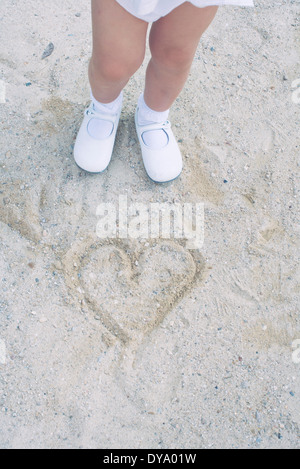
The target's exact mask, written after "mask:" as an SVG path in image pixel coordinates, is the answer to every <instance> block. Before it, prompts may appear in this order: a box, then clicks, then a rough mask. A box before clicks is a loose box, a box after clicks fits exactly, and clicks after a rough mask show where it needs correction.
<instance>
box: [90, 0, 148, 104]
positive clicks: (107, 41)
mask: <svg viewBox="0 0 300 469" xmlns="http://www.w3.org/2000/svg"><path fill="white" fill-rule="evenodd" d="M92 25H93V53H92V57H91V60H90V63H89V80H90V85H91V89H92V93H93V95H94V97H95V98H96V99H97V100H98V101H100V102H102V103H109V102H112V101H114V100H115V99H116V98H117V97H118V96H119V94H120V92H121V91H122V89H123V88H124V86H125V85H126V83H127V82H128V80H129V79H130V78H131V76H132V75H133V74H134V73H135V72H136V70H137V69H138V68H139V67H140V65H141V64H142V62H143V60H144V56H145V43H146V35H147V28H148V23H146V22H145V21H142V20H140V19H138V18H135V17H134V16H132V15H130V14H129V13H128V12H127V11H126V10H124V8H122V7H121V6H120V5H119V4H118V3H117V2H116V1H115V0H92Z"/></svg>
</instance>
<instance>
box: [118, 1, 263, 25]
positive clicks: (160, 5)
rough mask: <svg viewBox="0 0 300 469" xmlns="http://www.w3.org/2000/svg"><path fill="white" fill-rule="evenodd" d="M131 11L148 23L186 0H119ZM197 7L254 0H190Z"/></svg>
mask: <svg viewBox="0 0 300 469" xmlns="http://www.w3.org/2000/svg"><path fill="white" fill-rule="evenodd" d="M117 2H118V3H119V4H120V5H121V6H122V7H123V8H125V10H127V11H128V12H129V13H131V14H132V15H134V16H136V17H137V18H140V19H142V20H144V21H147V22H148V23H152V22H153V21H157V20H158V19H159V18H161V17H162V16H166V15H167V14H168V13H170V12H171V11H172V10H174V8H177V7H178V6H179V5H181V4H182V3H185V2H186V0H117ZM189 3H192V4H193V5H195V6H196V7H199V8H204V7H207V6H212V5H220V6H221V5H233V6H245V7H253V6H254V4H253V0H189Z"/></svg>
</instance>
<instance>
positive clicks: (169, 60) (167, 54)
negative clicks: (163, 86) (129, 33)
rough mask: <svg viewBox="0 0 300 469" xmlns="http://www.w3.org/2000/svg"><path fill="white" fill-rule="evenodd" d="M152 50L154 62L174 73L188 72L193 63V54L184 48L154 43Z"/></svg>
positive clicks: (151, 46)
mask: <svg viewBox="0 0 300 469" xmlns="http://www.w3.org/2000/svg"><path fill="white" fill-rule="evenodd" d="M150 49H151V54H152V57H153V59H154V61H156V62H157V63H158V64H159V65H160V66H162V67H164V68H166V69H169V70H170V71H173V72H174V73H176V72H182V71H185V70H187V69H188V68H189V67H190V66H191V62H192V61H193V54H192V52H191V51H190V50H189V49H188V48H185V47H183V46H169V45H168V46H163V45H160V46H159V44H155V43H152V44H151V45H150Z"/></svg>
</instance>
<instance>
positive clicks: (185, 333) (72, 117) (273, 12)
mask: <svg viewBox="0 0 300 469" xmlns="http://www.w3.org/2000/svg"><path fill="white" fill-rule="evenodd" d="M75 3H76V5H75ZM0 10H1V18H0V19H1V21H0V24H1V28H0V38H1V46H0V80H1V81H0V101H1V102H0V115H1V135H0V148H1V150H0V151H1V152H0V165H1V173H0V243H1V258H0V268H1V279H0V280H1V297H0V323H1V329H0V389H1V394H0V447H1V448H52V449H53V448H106V449H107V448H122V449H125V448H126V449H127V448H131V449H138V448H145V449H147V448H151V449H168V448H173V449H174V448H177V449H189V448H194V449H196V448H235V449H238V448H262V449H266V448H289V449H292V448H297V447H299V425H300V414H299V409H300V407H299V394H300V387H299V372H300V353H299V347H300V327H299V225H298V224H297V212H298V210H299V172H298V165H299V109H300V108H299V104H300V96H299V90H297V87H299V85H300V81H299V79H300V67H299V41H300V36H299V4H298V5H297V2H296V1H284V0H280V1H270V2H262V1H259V2H256V6H255V8H254V9H250V8H248V9H247V8H234V7H224V8H220V9H219V11H218V14H217V17H216V19H215V21H214V23H213V24H212V26H211V27H210V28H209V30H208V31H207V32H206V33H205V35H204V36H203V38H202V41H201V43H200V44H199V48H198V51H197V54H196V57H195V60H194V64H193V67H192V70H191V73H190V77H189V79H188V82H187V84H186V87H185V89H184V91H183V92H182V93H181V95H180V96H179V98H178V99H177V100H176V102H175V104H174V106H173V108H172V110H171V113H170V120H171V122H172V124H173V128H174V132H175V133H176V137H177V139H178V141H179V145H180V148H181V150H182V154H183V158H184V171H183V173H182V175H181V177H180V178H179V179H177V180H176V181H174V182H172V183H168V184H165V185H157V184H155V183H153V182H152V181H150V180H149V178H148V177H147V176H146V174H145V171H144V168H143V164H142V161H141V155H140V149H139V146H138V141H137V136H136V134H135V129H134V111H135V106H136V102H137V99H138V96H139V94H140V92H141V91H142V89H143V84H144V75H145V69H146V65H147V61H148V60H149V50H147V55H146V58H145V62H144V64H143V66H142V67H141V68H140V70H139V71H138V72H137V73H136V74H135V76H134V77H132V79H131V80H130V82H129V83H128V85H127V87H126V89H125V92H124V107H123V111H122V115H121V121H120V127H119V130H118V134H117V140H116V146H115V151H114V155H113V159H112V162H111V164H110V166H109V169H108V170H107V171H105V172H104V173H103V174H101V175H90V174H87V173H85V172H84V171H82V170H80V169H79V168H78V167H77V166H76V165H75V163H74V161H73V157H72V149H73V145H74V140H75V137H76V132H77V131H78V128H79V125H80V122H81V120H82V116H83V111H84V109H85V107H86V105H87V104H88V102H89V87H88V79H87V64H88V61H89V57H90V53H91V24H90V8H89V2H86V0H78V1H76V2H73V1H71V0H65V1H64V2H61V1H58V0H53V1H52V2H45V1H42V0H37V1H32V0H28V1H27V2H21V1H12V0H2V2H1V7H0ZM297 16H298V18H297ZM51 44H52V45H51ZM43 54H44V57H43ZM120 195H121V196H127V200H128V204H129V205H132V204H136V203H140V204H143V206H144V207H149V206H150V204H153V203H165V204H173V203H177V204H178V206H180V207H182V206H183V205H184V204H186V203H189V204H193V206H195V204H203V206H204V242H203V245H202V246H201V248H200V249H190V248H189V247H188V245H187V243H186V240H185V239H183V238H175V237H172V236H171V237H170V239H165V238H163V237H160V238H150V237H149V238H144V239H142V238H133V237H127V238H125V239H120V238H118V237H116V238H113V237H112V238H110V239H101V238H99V237H98V236H97V233H96V227H97V223H98V222H99V216H97V207H98V206H99V204H101V203H104V202H105V203H110V204H112V205H113V206H115V207H116V208H117V207H118V203H119V200H120V199H119V197H120Z"/></svg>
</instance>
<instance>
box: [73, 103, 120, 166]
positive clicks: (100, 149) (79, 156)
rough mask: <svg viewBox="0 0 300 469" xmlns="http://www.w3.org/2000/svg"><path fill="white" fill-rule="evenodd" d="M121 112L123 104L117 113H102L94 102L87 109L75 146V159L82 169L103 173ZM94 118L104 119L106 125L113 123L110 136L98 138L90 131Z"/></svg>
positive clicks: (109, 156) (110, 152) (112, 145)
mask: <svg viewBox="0 0 300 469" xmlns="http://www.w3.org/2000/svg"><path fill="white" fill-rule="evenodd" d="M120 114H121V106H120V110H119V111H118V112H117V113H116V114H106V113H100V112H98V111H97V110H96V109H95V108H94V106H93V103H91V105H90V106H89V108H88V109H86V110H85V113H84V119H83V122H82V124H81V127H80V129H79V132H78V135H77V138H76V142H75V146H74V159H75V162H76V164H77V165H78V166H79V167H80V168H81V169H84V170H85V171H88V172H90V173H101V172H102V171H104V170H105V169H106V168H107V166H108V165H109V163H110V160H111V156H112V152H113V148H114V143H115V138H116V133H117V128H118V124H119V120H120ZM93 119H99V120H102V121H104V124H105V125H107V124H111V132H110V135H109V136H108V137H106V138H96V137H95V135H93V136H92V135H91V133H89V126H90V125H91V123H92V121H93Z"/></svg>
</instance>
